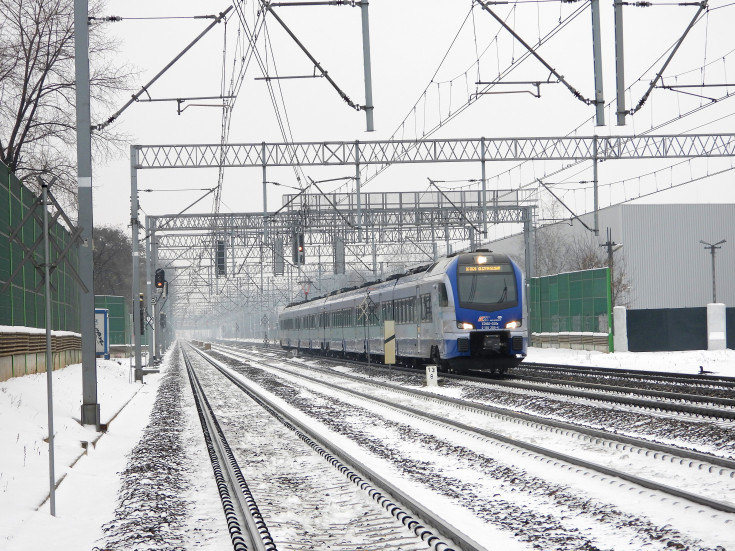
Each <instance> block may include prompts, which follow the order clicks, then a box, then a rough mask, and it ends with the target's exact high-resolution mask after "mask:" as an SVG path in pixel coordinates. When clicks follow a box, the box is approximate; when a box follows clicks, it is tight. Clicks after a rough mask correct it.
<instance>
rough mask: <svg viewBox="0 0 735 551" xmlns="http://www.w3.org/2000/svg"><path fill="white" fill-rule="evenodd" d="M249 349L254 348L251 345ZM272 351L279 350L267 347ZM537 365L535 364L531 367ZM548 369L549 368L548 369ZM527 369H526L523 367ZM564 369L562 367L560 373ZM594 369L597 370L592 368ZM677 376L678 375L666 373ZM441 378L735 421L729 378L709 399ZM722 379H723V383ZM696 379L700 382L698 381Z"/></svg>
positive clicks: (549, 381)
mask: <svg viewBox="0 0 735 551" xmlns="http://www.w3.org/2000/svg"><path fill="white" fill-rule="evenodd" d="M248 346H251V345H250V344H248ZM266 349H270V350H273V351H274V353H278V352H276V349H273V348H268V347H266ZM314 358H315V359H319V361H322V362H329V363H333V364H352V365H360V366H372V367H376V368H381V367H382V368H385V366H382V364H375V363H372V364H368V363H367V362H363V361H354V360H347V359H343V358H339V359H335V358H329V357H327V356H314ZM531 365H535V364H531ZM545 367H548V366H545ZM524 369H525V368H524ZM563 369H564V368H563V367H561V368H560V370H563ZM583 369H584V368H573V371H574V372H576V373H580V372H582V370H583ZM593 369H594V368H593ZM390 370H391V371H392V372H397V373H416V372H417V371H416V370H415V369H411V368H404V367H400V366H398V367H396V366H392V367H391V368H390ZM603 371H605V370H604V369H602V368H598V369H595V373H598V372H603ZM616 372H617V373H621V372H623V373H628V372H626V371H625V370H616ZM632 373H633V375H632V376H633V377H634V378H636V379H641V380H645V379H647V377H644V375H643V373H641V372H632ZM666 375H667V376H668V375H676V374H666ZM442 377H444V378H446V379H455V380H461V381H476V382H481V383H487V384H489V385H496V386H497V387H499V388H511V389H517V390H521V391H528V392H538V393H547V394H549V395H557V396H568V397H573V398H578V399H581V400H590V401H595V402H607V403H610V404H620V405H625V406H629V407H631V408H640V409H644V410H653V411H658V412H671V413H678V414H683V415H693V416H697V417H702V418H714V419H724V420H735V399H733V398H732V397H725V396H732V392H731V391H729V389H728V385H729V384H730V383H732V384H733V385H735V382H733V381H732V379H729V378H719V379H718V380H717V381H714V380H708V379H705V380H704V382H705V384H707V385H708V386H709V385H716V386H718V387H722V388H723V390H724V392H723V393H722V394H723V395H722V396H708V395H703V394H693V393H691V392H689V393H684V392H671V391H660V390H651V389H647V388H636V387H631V386H621V385H609V384H598V383H586V382H583V381H580V382H575V381H568V380H563V379H558V378H542V377H535V376H526V377H525V380H517V379H515V378H507V379H499V378H496V377H488V376H486V375H482V376H477V375H466V374H462V375H458V374H451V373H442ZM648 379H650V380H658V379H659V377H658V376H650V374H649V377H648ZM675 379H676V380H678V381H687V380H688V379H687V376H684V375H682V376H681V377H676V378H675ZM720 379H722V380H720ZM695 380H700V378H696V379H695Z"/></svg>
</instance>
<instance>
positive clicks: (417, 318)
mask: <svg viewBox="0 0 735 551" xmlns="http://www.w3.org/2000/svg"><path fill="white" fill-rule="evenodd" d="M413 305H414V307H413V319H414V322H415V323H416V355H417V356H420V355H421V289H420V288H419V286H418V285H416V300H414V301H413Z"/></svg>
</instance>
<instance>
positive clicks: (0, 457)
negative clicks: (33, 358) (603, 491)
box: [0, 348, 735, 551]
mask: <svg viewBox="0 0 735 551" xmlns="http://www.w3.org/2000/svg"><path fill="white" fill-rule="evenodd" d="M528 360H529V361H535V362H560V363H568V364H572V365H596V366H604V367H611V368H628V369H642V370H651V371H672V372H679V373H691V374H694V373H698V372H699V371H700V366H701V367H702V368H704V369H705V370H706V371H709V372H711V373H713V374H716V375H724V376H732V377H735V351H733V350H725V351H721V352H708V351H691V352H667V353H660V352H658V353H616V354H602V353H598V352H585V351H576V350H561V349H537V348H532V349H530V350H529V355H528ZM165 368H166V361H164V364H163V366H162V369H164V370H165ZM97 373H98V401H99V403H100V406H101V415H102V422H103V423H108V424H109V427H108V431H107V432H106V433H105V434H103V435H101V436H100V435H99V434H98V433H96V432H95V431H94V429H93V428H91V427H83V426H81V425H80V424H79V417H80V410H81V395H82V373H81V365H73V366H69V367H67V368H65V369H62V370H59V371H56V372H54V374H53V393H54V433H55V438H54V443H55V446H54V447H55V454H56V461H55V470H56V473H55V474H56V480H57V483H58V489H57V491H56V517H52V516H51V515H50V513H49V503H48V501H47V500H46V498H47V496H48V493H49V492H48V489H49V458H48V443H47V435H48V422H47V410H46V403H47V398H46V374H39V375H29V376H26V377H22V378H16V379H11V380H9V381H6V382H3V383H0V419H1V420H2V422H0V549H3V550H5V551H15V550H18V551H19V550H26V549H32V548H42V549H54V550H58V551H66V550H69V551H72V550H73V551H78V550H82V549H87V550H90V549H94V548H95V547H101V546H102V541H103V539H102V537H103V532H102V528H101V527H102V525H104V524H105V523H106V522H109V521H110V520H111V519H112V517H113V512H114V510H115V508H116V506H117V496H118V491H119V486H120V482H119V474H118V473H120V472H121V471H122V470H123V469H124V468H125V466H126V463H127V461H128V455H129V453H130V451H131V450H132V449H133V447H134V446H135V445H136V443H137V442H138V440H139V439H140V437H141V435H142V432H143V430H144V428H145V427H146V425H147V423H148V420H149V415H150V412H151V408H152V406H153V402H154V399H155V396H156V390H157V388H158V385H159V383H160V381H161V377H162V375H148V376H146V378H145V379H146V384H144V385H140V384H136V383H134V382H133V381H132V377H131V370H130V366H129V363H128V361H127V360H122V361H120V362H117V361H104V360H101V361H99V362H98V368H97ZM82 442H89V445H88V446H87V452H86V453H85V450H84V449H83V447H82ZM71 465H73V467H72V466H71ZM59 481H60V483H59ZM191 547H192V548H199V547H198V546H196V545H195V544H192V546H191Z"/></svg>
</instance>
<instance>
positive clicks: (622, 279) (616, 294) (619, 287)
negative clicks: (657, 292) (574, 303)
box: [569, 234, 631, 306]
mask: <svg viewBox="0 0 735 551" xmlns="http://www.w3.org/2000/svg"><path fill="white" fill-rule="evenodd" d="M569 262H570V265H571V269H573V270H591V269H594V268H605V267H609V268H610V269H611V276H610V287H611V293H612V304H613V306H627V304H628V294H629V293H630V290H631V282H630V278H629V275H628V273H627V270H626V267H625V256H624V254H623V252H622V251H619V252H618V253H617V255H614V256H613V257H612V258H610V257H608V254H607V249H606V248H605V247H604V246H602V245H601V244H599V243H598V242H597V238H596V237H594V236H593V235H592V234H588V235H585V236H583V237H576V238H574V239H572V241H571V246H570V248H569Z"/></svg>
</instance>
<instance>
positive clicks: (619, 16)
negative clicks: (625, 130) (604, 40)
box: [614, 0, 626, 126]
mask: <svg viewBox="0 0 735 551" xmlns="http://www.w3.org/2000/svg"><path fill="white" fill-rule="evenodd" d="M614 6H615V82H616V90H617V108H616V111H617V115H618V126H625V115H626V111H625V49H624V48H623V0H615V2H614Z"/></svg>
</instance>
